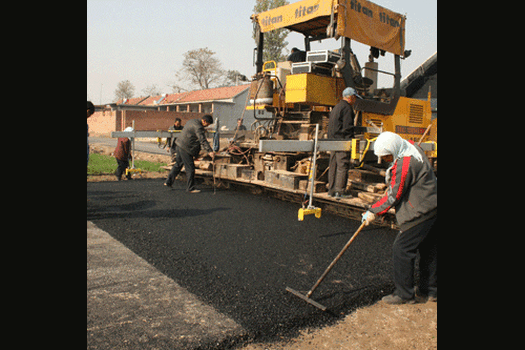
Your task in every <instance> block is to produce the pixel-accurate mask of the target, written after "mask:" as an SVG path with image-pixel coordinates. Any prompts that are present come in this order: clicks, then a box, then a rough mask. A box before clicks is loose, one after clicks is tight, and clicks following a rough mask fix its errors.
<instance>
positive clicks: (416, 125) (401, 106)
mask: <svg viewBox="0 0 525 350" xmlns="http://www.w3.org/2000/svg"><path fill="white" fill-rule="evenodd" d="M251 19H252V21H253V23H254V29H255V33H256V41H257V48H256V50H257V60H256V66H257V73H256V75H255V76H254V77H253V81H252V85H251V88H250V105H249V107H248V109H249V110H253V111H254V112H255V111H256V110H267V111H270V112H271V113H272V118H258V117H257V114H256V113H254V117H255V118H256V119H257V122H258V123H259V124H260V125H258V126H256V127H255V128H252V129H254V130H255V131H256V136H258V137H262V138H264V137H272V138H275V139H299V140H308V139H312V138H313V137H312V132H313V129H315V124H320V125H321V134H320V138H323V137H324V134H323V133H325V132H326V129H327V125H328V116H329V113H330V109H331V107H333V106H335V105H336V104H337V103H338V102H339V100H340V99H341V98H342V96H341V94H342V91H343V90H344V89H345V88H346V87H348V86H350V87H353V88H355V89H356V90H357V91H358V92H359V94H360V96H361V97H362V98H363V99H358V100H357V102H356V104H355V106H354V110H355V112H356V116H357V117H356V140H355V141H354V147H353V148H352V155H353V159H354V162H356V163H359V162H361V161H362V160H363V159H362V158H363V157H364V156H365V149H369V147H368V148H367V146H369V145H370V143H369V142H367V140H371V139H373V138H374V137H376V136H377V135H378V134H379V133H380V132H382V131H391V132H395V133H397V134H399V135H400V136H401V137H403V138H405V139H408V140H413V141H416V142H419V141H423V142H429V143H430V144H429V145H428V144H427V145H426V147H425V149H428V150H429V151H428V152H427V156H429V157H430V158H431V159H435V158H437V144H436V142H437V120H436V122H434V123H435V126H434V127H432V126H431V124H432V122H431V106H430V93H429V96H428V99H427V100H418V99H412V98H407V97H403V96H402V95H401V89H400V82H401V63H400V60H401V59H405V58H407V57H408V56H409V55H410V52H411V51H409V50H405V20H406V18H405V16H403V15H401V14H398V13H395V12H393V11H391V10H388V9H386V8H384V7H382V6H379V5H377V4H375V3H372V2H370V1H366V0H303V1H299V2H296V3H293V4H289V5H286V6H281V7H278V8H275V9H272V10H269V11H266V12H262V13H259V14H254V15H252V16H251ZM281 28H285V29H288V30H290V31H293V32H297V33H301V34H303V35H304V43H305V52H306V57H305V61H304V62H290V61H287V62H275V61H270V62H263V51H264V42H265V33H268V32H270V31H272V30H276V29H281ZM329 38H334V39H336V40H340V48H337V49H334V50H316V51H312V50H311V45H310V43H311V42H313V41H321V40H325V39H329ZM351 40H355V41H357V42H360V43H363V44H365V45H368V46H370V56H369V61H368V62H366V63H365V65H364V67H361V66H360V64H359V61H358V60H357V57H356V55H355V54H354V53H353V51H352V49H351ZM385 53H391V54H393V55H394V72H387V71H384V70H380V69H378V63H377V62H374V58H378V57H379V55H380V54H381V55H385ZM378 74H386V75H391V76H392V77H393V80H394V85H393V87H392V88H389V89H377V79H378ZM423 137H424V140H422V138H423ZM369 158H370V159H372V158H373V157H370V156H367V159H369Z"/></svg>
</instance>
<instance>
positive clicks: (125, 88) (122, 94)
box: [115, 80, 135, 101]
mask: <svg viewBox="0 0 525 350" xmlns="http://www.w3.org/2000/svg"><path fill="white" fill-rule="evenodd" d="M134 94H135V87H134V86H133V84H131V83H130V81H129V80H123V81H121V82H120V83H118V84H117V89H116V90H115V100H116V101H118V100H120V99H124V98H132V97H133V95H134Z"/></svg>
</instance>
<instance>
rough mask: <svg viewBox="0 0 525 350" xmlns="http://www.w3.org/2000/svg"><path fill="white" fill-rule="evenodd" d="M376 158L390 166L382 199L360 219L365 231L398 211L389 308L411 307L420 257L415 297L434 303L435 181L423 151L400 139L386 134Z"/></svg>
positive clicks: (377, 147) (387, 299) (379, 141)
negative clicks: (394, 305) (417, 261)
mask: <svg viewBox="0 0 525 350" xmlns="http://www.w3.org/2000/svg"><path fill="white" fill-rule="evenodd" d="M374 153H375V154H376V156H378V157H381V160H382V161H386V162H389V163H391V164H392V165H391V166H390V168H388V170H387V173H386V178H385V179H386V183H387V184H388V185H389V187H388V188H387V191H386V193H385V196H384V197H383V198H382V199H380V200H379V201H378V202H377V203H375V204H374V205H372V206H371V207H370V209H368V211H367V212H365V213H364V214H363V220H362V221H363V222H366V224H367V225H368V224H369V223H370V222H372V221H373V220H374V219H375V218H376V216H378V215H379V216H380V215H383V214H385V213H386V212H387V211H388V210H389V209H390V208H392V207H394V208H395V210H396V219H397V223H398V225H399V227H400V228H401V231H400V232H399V234H398V235H397V238H396V240H395V241H394V246H393V262H394V283H395V286H396V289H395V291H394V293H393V294H391V295H388V296H386V297H384V298H383V300H384V301H385V302H387V303H390V304H404V303H413V302H414V301H415V299H414V298H415V290H414V269H415V261H416V255H417V251H418V250H419V254H420V258H421V259H420V263H419V270H420V280H419V292H418V293H419V295H420V296H423V297H428V298H429V300H433V301H437V178H436V176H435V175H434V171H433V170H432V166H431V165H430V162H429V161H428V159H427V157H426V156H425V153H424V152H423V150H422V149H421V148H420V147H418V146H416V145H414V144H413V142H412V141H406V140H404V139H402V138H401V136H399V135H397V134H394V133H391V132H384V133H382V134H381V135H379V136H378V138H377V140H376V142H375V144H374Z"/></svg>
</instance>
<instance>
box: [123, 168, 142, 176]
mask: <svg viewBox="0 0 525 350" xmlns="http://www.w3.org/2000/svg"><path fill="white" fill-rule="evenodd" d="M129 173H140V174H142V169H128V168H126V175H128V174H129Z"/></svg>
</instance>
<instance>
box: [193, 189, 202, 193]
mask: <svg viewBox="0 0 525 350" xmlns="http://www.w3.org/2000/svg"><path fill="white" fill-rule="evenodd" d="M200 192H201V190H197V189H195V190H191V191H190V193H200Z"/></svg>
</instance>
